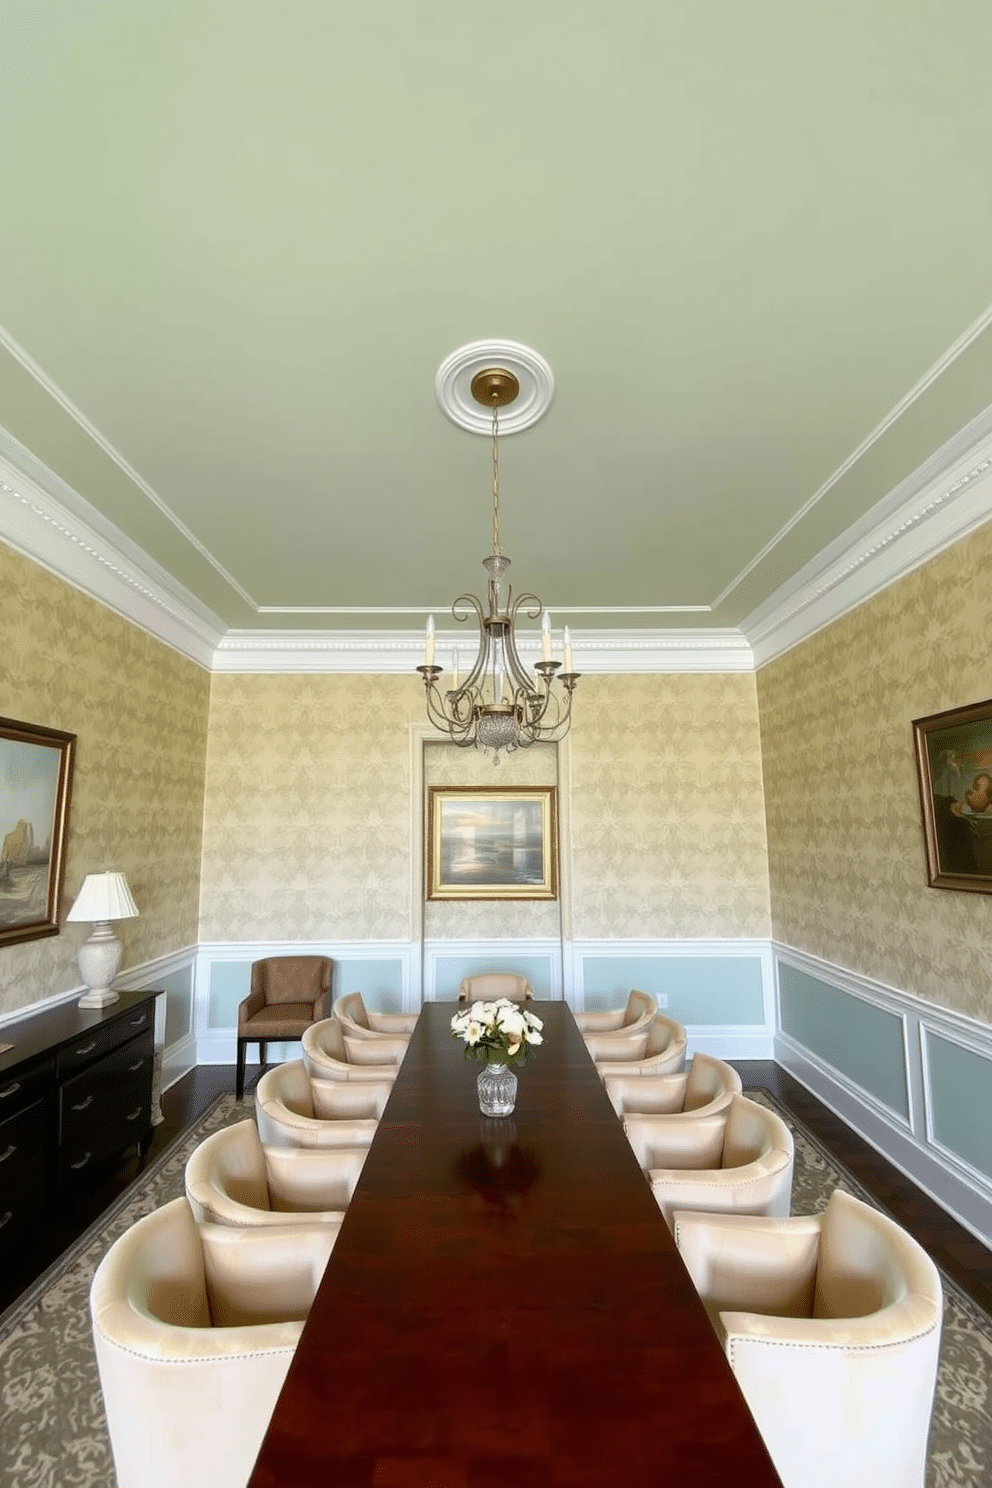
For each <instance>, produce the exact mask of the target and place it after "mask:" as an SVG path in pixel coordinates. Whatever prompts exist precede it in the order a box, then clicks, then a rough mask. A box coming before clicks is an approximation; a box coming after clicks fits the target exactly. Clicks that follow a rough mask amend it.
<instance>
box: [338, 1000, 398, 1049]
mask: <svg viewBox="0 0 992 1488" xmlns="http://www.w3.org/2000/svg"><path fill="white" fill-rule="evenodd" d="M333 1011H334V1016H335V1018H337V1020H338V1022H339V1023H340V1024H341V1027H342V1028H343V1029H344V1031H345V1033H348V1034H351V1035H352V1036H353V1037H354V1038H392V1039H400V1038H402V1039H407V1038H409V1037H410V1035H411V1033H412V1032H413V1030H414V1028H415V1027H416V1024H417V1015H416V1013H373V1012H370V1011H369V1010H368V1009H367V1008H366V1006H365V999H364V998H363V997H362V994H361V992H346V993H345V994H344V996H343V997H339V998H338V1000H337V1002H336V1003H335V1004H334V1009H333Z"/></svg>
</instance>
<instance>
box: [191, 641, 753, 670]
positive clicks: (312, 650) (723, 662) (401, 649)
mask: <svg viewBox="0 0 992 1488" xmlns="http://www.w3.org/2000/svg"><path fill="white" fill-rule="evenodd" d="M459 643H461V645H462V648H463V649H464V643H465V637H464V635H463V634H460V633H455V632H448V631H438V632H437V640H436V645H437V655H438V657H439V659H440V662H441V664H442V665H443V664H444V663H445V661H448V662H449V664H450V655H451V652H452V651H453V650H454V649H455V648H456V647H457V646H458V645H459ZM572 646H573V651H574V655H575V666H576V669H577V670H578V671H579V672H581V673H583V674H585V675H592V674H594V673H597V672H599V673H627V672H630V673H633V672H647V673H651V672H750V671H753V670H754V657H753V655H752V652H751V647H750V645H749V644H748V642H747V641H746V640H745V638H744V637H743V636H742V635H741V634H740V633H739V632H738V631H731V630H713V631H668V632H665V631H608V630H604V631H599V632H596V631H586V632H582V633H580V634H576V635H574V636H573V640H572ZM423 650H424V638H423V636H422V635H421V634H420V632H419V631H417V632H415V633H414V634H411V633H410V632H409V631H382V630H372V631H355V630H351V631H338V632H336V633H326V634H324V633H320V634H318V633H315V632H313V631H251V630H248V631H235V630H231V631H228V633H227V635H225V636H224V637H223V638H222V639H221V640H220V642H219V643H218V645H217V648H216V651H215V652H214V660H213V670H214V671H215V672H297V673H298V672H364V673H379V674H403V673H407V672H409V673H410V674H412V673H413V670H414V668H415V667H416V666H417V665H418V663H419V662H420V661H422V659H423ZM519 650H520V655H521V658H522V660H523V661H524V662H526V661H527V659H528V656H529V655H531V654H533V657H534V659H535V661H536V660H537V659H538V657H539V654H540V642H539V639H538V637H537V636H535V638H534V642H533V645H531V644H529V643H528V642H522V643H521V644H520V646H519Z"/></svg>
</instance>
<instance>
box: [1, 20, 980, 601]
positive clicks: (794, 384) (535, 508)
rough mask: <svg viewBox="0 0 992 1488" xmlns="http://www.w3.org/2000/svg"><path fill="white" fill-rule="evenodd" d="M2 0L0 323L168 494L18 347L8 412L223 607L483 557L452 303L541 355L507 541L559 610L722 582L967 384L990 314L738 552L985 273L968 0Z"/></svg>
mask: <svg viewBox="0 0 992 1488" xmlns="http://www.w3.org/2000/svg"><path fill="white" fill-rule="evenodd" d="M0 27H2V37H0V68H2V76H0V209H2V214H3V226H2V231H0V325H2V326H3V328H4V329H5V331H6V333H7V335H8V336H9V337H10V338H12V339H13V341H14V342H15V343H17V345H18V346H20V347H21V348H23V350H24V351H25V352H26V353H27V355H28V357H30V358H31V359H32V361H33V363H35V364H36V365H37V367H38V368H39V369H41V371H42V372H43V374H44V376H45V378H47V379H48V381H49V382H50V383H51V384H54V385H55V386H56V387H57V388H58V389H60V390H61V392H62V394H63V395H64V396H65V398H66V399H68V400H69V401H70V402H71V404H73V405H74V406H75V407H76V409H78V410H79V411H80V412H81V413H82V415H83V416H84V417H85V419H86V420H87V421H88V422H89V424H90V425H92V426H93V427H94V428H95V429H96V430H98V431H99V433H100V435H101V436H102V437H103V439H104V440H105V441H106V442H107V443H108V444H109V445H110V446H112V447H113V448H114V449H115V450H116V451H118V452H119V454H120V455H121V456H122V457H123V459H124V461H126V462H127V464H128V465H129V466H130V467H132V468H133V469H134V470H135V471H137V472H138V473H139V475H140V477H141V478H142V481H143V482H144V483H145V484H146V485H147V487H149V488H151V490H152V491H153V492H154V493H155V495H156V496H157V498H158V501H159V502H160V503H161V506H159V505H156V503H155V501H153V500H152V498H151V497H150V496H149V495H148V494H147V492H146V491H144V490H142V489H141V488H140V487H139V486H138V485H136V484H135V483H134V482H133V481H131V480H130V479H129V478H128V477H127V476H126V475H125V474H124V473H123V472H122V471H121V470H120V469H119V468H118V466H117V465H115V464H114V463H113V461H112V460H111V459H110V458H109V457H108V455H107V454H106V452H105V451H104V450H103V449H101V448H100V447H99V445H98V444H97V443H96V442H94V440H93V439H92V438H91V436H90V435H89V434H88V433H87V432H86V431H85V429H84V428H83V427H82V426H81V425H80V423H79V422H77V421H75V420H74V419H73V418H72V417H71V416H70V415H69V413H67V412H66V410H65V409H64V408H63V407H60V406H59V403H58V401H57V400H56V399H55V397H53V395H52V393H51V391H49V390H47V389H46V388H45V387H43V386H42V384H41V383H40V382H39V381H38V380H37V379H36V378H34V377H32V376H29V375H28V373H27V372H26V371H25V370H24V369H23V367H22V366H20V365H18V363H17V361H16V360H15V359H14V357H13V356H12V355H11V354H10V352H9V351H0V424H2V425H3V426H4V427H5V428H6V429H7V430H8V431H9V432H10V433H11V434H13V435H14V436H15V437H16V438H17V439H19V440H20V441H21V442H22V443H24V444H26V445H27V446H28V447H29V448H30V449H31V450H32V451H33V452H34V454H35V455H37V456H38V457H39V458H40V459H41V460H42V461H44V462H45V464H47V465H48V466H50V467H51V468H52V469H53V470H54V471H55V472H56V473H57V474H58V475H60V476H61V477H62V478H63V479H65V480H66V481H68V482H69V483H70V484H71V485H72V486H74V487H75V489H76V490H77V491H78V492H79V493H80V494H81V495H83V496H84V497H85V498H86V499H87V500H88V501H90V502H91V503H93V505H94V506H96V507H97V508H99V509H100V510H101V511H102V512H103V513H105V515H106V516H107V517H109V518H110V519H111V520H112V521H113V522H114V523H115V524H116V525H117V526H118V527H119V528H120V529H122V531H124V532H125V533H126V534H128V535H129V536H130V537H131V538H132V539H133V540H134V541H136V542H137V543H138V544H139V545H140V546H141V547H142V548H143V549H144V550H145V551H146V552H147V553H148V554H149V555H150V556H151V557H152V558H154V559H155V560H156V561H157V562H158V563H160V564H162V565H163V566H164V567H165V568H167V569H168V570H169V571H170V572H172V573H173V574H175V575H176V576H177V577H178V578H179V579H180V580H181V581H182V582H183V583H184V584H186V585H187V586H188V588H189V589H191V590H192V591H193V592H194V593H196V594H197V595H199V596H200V597H201V598H202V599H203V600H204V601H205V602H206V603H207V604H208V605H209V606H210V607H211V608H212V609H213V610H215V611H216V612H217V613H218V614H219V615H220V616H221V617H222V619H223V621H224V622H225V623H226V624H227V625H228V626H231V627H250V626H261V627H264V628H273V627H278V626H281V625H282V626H287V627H293V628H298V627H304V628H324V627H335V628H336V627H342V626H344V627H355V626H360V627H362V628H370V627H374V626H375V625H377V624H378V625H382V626H387V625H388V626H390V627H396V626H405V625H413V624H419V623H420V622H421V620H422V616H423V613H425V612H426V611H427V610H429V609H432V610H435V611H437V612H438V614H439V615H441V614H443V612H444V610H445V608H446V606H447V605H448V604H450V602H451V600H452V598H454V596H455V595H456V594H457V593H459V592H461V591H462V590H463V589H465V588H466V587H477V581H478V580H481V569H480V568H479V564H480V562H481V559H482V558H483V557H484V555H485V554H486V553H487V552H488V551H489V538H490V528H489V512H488V481H489V471H488V458H489V452H488V449H487V447H486V443H485V441H483V440H480V439H479V438H477V437H474V436H471V435H469V434H466V433H464V432H462V431H460V430H458V429H456V428H455V427H454V426H453V425H452V424H451V423H449V422H448V420H447V419H446V418H445V417H444V416H443V414H442V413H441V412H440V410H439V408H438V406H437V404H436V401H435V397H434V375H435V372H436V370H437V367H438V365H439V364H440V362H441V361H442V360H443V359H444V357H445V356H446V355H447V354H448V353H449V352H451V351H452V350H454V349H455V348H456V347H458V346H460V345H462V344H464V343H465V342H468V341H473V340H476V339H479V338H483V337H500V338H509V339H513V340H517V341H522V342H525V343H526V344H528V345H530V346H533V347H535V348H536V349H537V350H538V351H540V352H541V353H542V354H543V355H544V356H545V357H546V358H547V359H548V360H549V361H550V363H551V365H552V368H553V370H554V373H555V378H556V393H555V400H554V403H553V405H552V408H551V411H550V412H549V414H548V415H547V417H546V418H545V419H544V420H543V421H542V422H541V423H540V424H538V425H537V426H536V427H535V428H533V429H532V430H530V431H528V432H527V433H525V434H522V435H518V436H514V437H513V438H512V439H507V440H506V441H504V445H503V451H502V463H503V539H504V544H505V547H506V551H507V552H508V553H509V554H510V556H511V557H512V558H513V559H514V567H513V577H514V579H515V581H516V583H517V585H518V586H519V587H524V588H531V589H535V590H536V591H537V593H539V594H540V595H541V597H542V598H543V599H544V601H545V603H546V604H548V605H549V606H550V607H551V608H552V610H553V611H554V613H555V618H556V620H557V621H564V620H571V621H572V623H573V624H575V625H577V626H578V627H580V628H581V627H583V626H595V627H596V628H603V627H608V626H611V625H613V626H620V627H624V628H627V627H630V626H640V625H662V626H666V627H671V626H680V625H687V626H693V627H696V626H700V625H720V626H723V625H736V624H738V623H739V622H740V620H741V619H742V617H743V616H745V615H746V614H747V613H748V612H749V611H750V610H751V609H752V608H754V606H755V605H756V604H758V603H760V601H761V600H762V599H764V598H765V597H767V595H768V594H769V593H771V592H772V591H773V590H774V589H775V587H776V586H777V585H779V584H780V583H781V582H782V581H783V580H784V579H786V578H788V577H789V576H790V575H791V574H792V573H794V572H795V571H796V570H797V569H799V568H800V567H801V566H802V565H803V564H804V563H805V562H807V561H808V560H809V559H810V558H811V557H813V556H814V555H815V553H816V552H818V551H819V550H820V549H821V548H822V547H824V546H825V545H826V544H827V543H828V542H830V541H831V540H832V539H833V538H835V537H836V536H837V535H838V534H839V533H840V532H842V531H843V530H844V529H845V528H846V527H848V526H849V525H850V524H851V522H852V521H854V520H855V519H856V518H857V517H858V516H859V515H861V514H862V513H863V512H864V511H865V510H866V509H867V508H868V507H870V506H871V505H873V504H874V503H875V502H876V501H878V500H879V499H880V498H881V497H883V496H885V495H886V494H887V493H888V491H889V490H890V489H891V488H892V486H894V485H895V484H896V483H897V482H898V481H899V480H900V479H901V478H902V477H903V476H905V475H907V474H908V473H909V472H910V471H911V470H913V469H914V468H915V467H916V466H917V465H918V464H919V463H920V461H921V460H922V459H923V458H924V457H925V456H926V455H927V454H928V453H929V452H930V451H932V450H933V449H934V448H935V447H937V446H938V445H939V444H941V443H942V442H943V441H944V440H946V439H947V438H949V437H950V436H951V435H952V434H953V433H955V432H956V431H957V430H958V429H959V428H960V427H961V426H963V425H964V424H965V423H966V422H968V420H970V419H971V418H973V417H974V416H975V415H976V414H977V413H979V412H980V411H981V410H982V409H983V408H984V407H986V406H987V405H988V404H989V403H990V402H992V375H990V374H992V332H984V333H983V334H982V335H981V336H980V337H979V338H978V339H977V340H976V341H975V342H974V343H973V344H972V345H971V346H970V347H969V349H968V350H967V351H966V352H964V353H963V354H962V355H961V356H960V357H958V358H957V359H956V360H954V361H952V362H951V364H950V366H949V368H948V369H947V370H946V371H944V372H943V373H942V374H941V376H940V377H939V378H938V379H937V380H936V381H935V382H934V383H933V384H932V385H931V386H930V387H929V388H928V390H927V392H926V393H925V394H924V395H922V396H921V397H920V398H919V399H918V400H917V401H916V402H915V403H913V404H912V405H911V407H910V408H909V409H908V411H907V412H906V413H904V414H903V415H902V416H901V417H900V418H899V419H898V420H897V421H896V422H895V423H894V424H893V425H892V427H891V428H890V429H889V430H888V431H887V433H886V434H885V435H884V437H883V438H882V439H881V441H880V442H879V443H877V444H876V445H875V446H874V447H873V448H872V449H871V450H870V451H869V453H868V454H867V455H866V456H865V457H864V458H863V459H861V460H860V461H858V462H857V463H856V464H855V465H854V466H853V467H852V469H851V470H850V471H849V472H848V473H847V474H846V475H845V476H844V478H843V479H841V480H840V481H839V482H837V483H836V484H835V485H834V486H833V487H832V488H831V489H830V490H829V491H828V492H827V494H826V495H825V496H824V497H823V498H822V499H821V500H820V501H819V502H818V503H817V504H816V505H815V506H814V507H813V508H812V510H811V511H810V512H809V514H808V515H807V516H805V517H804V518H803V519H802V520H801V521H799V522H798V523H796V524H795V525H794V526H793V528H792V530H791V531H790V532H789V533H788V535H787V536H785V537H783V538H782V540H781V541H779V542H778V543H776V544H775V545H774V546H773V547H772V548H771V551H770V552H769V553H768V554H767V556H766V557H765V558H764V559H762V561H761V562H760V563H758V564H757V566H756V567H754V568H753V569H752V571H751V572H750V573H748V575H747V577H746V579H744V580H742V581H740V582H737V580H738V577H739V576H740V575H741V574H742V572H743V571H744V570H746V569H748V568H749V566H751V565H752V564H753V563H754V560H755V558H756V557H757V555H758V554H760V553H761V552H762V550H764V549H765V548H766V546H767V545H768V544H769V543H771V542H772V540H773V539H774V538H775V537H776V534H778V533H779V532H780V531H781V529H782V528H783V527H785V525H786V524H787V523H788V522H789V521H790V519H791V518H792V517H793V516H794V514H795V513H796V512H797V511H799V510H800V509H802V508H804V507H805V506H806V504H807V503H808V502H809V499H810V497H811V496H812V495H813V494H814V493H815V492H817V491H818V490H819V489H820V488H821V486H823V485H824V483H825V482H827V481H828V480H829V478H830V476H831V475H832V473H833V472H835V471H836V470H837V469H838V468H839V467H840V466H842V465H843V464H844V462H845V461H846V460H847V459H848V458H849V456H850V455H851V453H852V452H853V451H854V450H856V449H857V448H858V446H859V445H860V444H861V443H862V441H864V440H865V438H866V436H868V435H869V434H870V432H871V431H872V429H873V428H874V427H875V426H876V425H877V424H879V422H880V421H882V420H883V419H885V418H886V417H887V415H888V414H889V413H890V411H891V410H892V409H893V408H894V407H895V406H896V405H897V404H898V403H899V402H900V400H902V399H903V398H904V397H905V396H906V395H907V393H909V392H910V390H911V389H913V388H914V387H915V386H916V385H917V384H918V383H919V382H920V380H921V379H922V378H924V377H925V376H926V374H927V373H928V370H929V369H930V368H931V367H933V366H934V364H935V363H937V362H938V361H940V359H941V358H942V357H944V356H945V354H946V353H947V351H948V349H949V348H951V347H952V346H953V345H954V343H955V342H957V341H958V339H959V338H960V337H961V336H962V335H963V334H964V333H965V332H966V331H967V330H968V328H969V327H970V326H972V325H973V324H974V323H975V322H976V320H978V319H979V318H980V317H981V316H983V315H984V313H985V312H986V310H987V308H988V306H989V303H990V301H992V268H990V266H992V254H990V248H992V192H990V170H989V160H990V156H989V141H990V139H992V102H990V93H989V90H988V89H987V88H986V87H985V86H984V85H983V84H982V65H983V64H982V59H983V58H984V57H987V56H988V55H989V50H990V45H992V7H990V6H989V5H988V3H987V0H945V3H943V4H941V5H935V4H933V0H820V3H799V4H797V3H796V0H778V3H772V0H757V3H752V4H741V3H740V0H712V3H705V0H694V3H688V0H612V3H611V4H610V5H605V4H598V3H597V4H593V3H576V0H542V3H538V4H535V3H534V0H530V3H528V4H524V3H519V0H506V3H504V4H502V5H501V6H499V7H498V8H494V9H493V10H491V11H490V10H487V9H486V8H484V7H481V6H466V5H465V4H464V3H460V4H455V3H446V0H419V3H409V0H381V3H375V0H365V3H362V4H354V5H347V6H346V5H343V4H338V3H334V0H315V3H301V0H283V3H281V4H279V5H278V6H277V5H276V4H275V3H272V4H261V3H257V0H256V3H250V0H249V3H242V4H234V3H225V4H218V3H210V0H186V3H179V0H171V3H164V0H163V3H160V4H136V3H134V0H73V3H71V4H70V3H66V0H30V3H29V0H19V3H15V0H0ZM163 508H164V510H163ZM169 513H171V514H173V515H174V517H175V519H176V520H175V521H172V520H171V519H170V516H169ZM727 591H729V592H727ZM724 593H726V597H725V598H724V599H723V601H722V603H721V604H719V606H717V607H716V608H709V607H711V606H713V603H714V601H715V600H716V599H717V597H718V596H720V595H721V594H724ZM256 606H261V607H271V606H275V607H279V606H293V607H308V606H313V607H315V608H316V609H319V608H322V607H327V606H345V607H347V606H371V607H385V608H387V609H395V607H397V606H405V607H408V609H409V613H408V614H405V615H396V614H395V613H392V614H383V615H382V616H381V617H379V618H378V619H377V618H376V617H375V616H372V615H362V616H358V617H356V616H354V615H352V616H347V615H346V616H329V615H321V614H316V613H315V614H300V613H294V614H291V615H285V616H279V615H278V614H271V613H261V614H260V613H258V612H257V610H256V608H255V607H256ZM631 606H673V607H677V606H687V607H700V606H701V607H704V608H703V609H702V610H700V609H695V608H691V609H687V610H686V611H685V612H683V613H674V612H673V613H667V614H666V613H661V614H657V615H636V614H632V613H631V611H630V607H631ZM602 607H606V608H607V610H608V611H609V613H596V612H595V611H597V610H599V609H601V608H602ZM625 607H626V608H625ZM590 611H591V612H590Z"/></svg>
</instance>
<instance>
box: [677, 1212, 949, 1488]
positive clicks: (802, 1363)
mask: <svg viewBox="0 0 992 1488" xmlns="http://www.w3.org/2000/svg"><path fill="white" fill-rule="evenodd" d="M674 1233H675V1241H676V1244H677V1245H678V1248H679V1250H680V1252H681V1254H682V1258H683V1260H684V1261H685V1263H686V1266H687V1267H688V1270H689V1274H690V1276H691V1277H692V1279H693V1281H694V1282H695V1284H696V1288H697V1290H698V1291H699V1294H700V1296H701V1297H702V1299H703V1301H704V1302H705V1303H706V1307H707V1310H708V1311H709V1313H710V1316H711V1318H712V1320H713V1324H714V1327H715V1328H716V1331H717V1335H718V1337H719V1338H720V1341H721V1343H722V1344H723V1346H724V1348H725V1350H726V1353H727V1357H728V1359H729V1360H730V1366H731V1368H732V1369H733V1371H734V1374H735V1375H736V1377H737V1382H738V1384H739V1385H740V1387H741V1391H742V1393H743V1395H744V1398H745V1400H746V1401H747V1403H748V1406H749V1407H750V1410H751V1413H752V1415H753V1416H754V1419H755V1423H756V1424H757V1427H758V1430H759V1431H760V1432H761V1435H762V1436H763V1437H764V1440H765V1445H766V1446H767V1448H768V1450H769V1452H770V1454H771V1457H772V1461H773V1462H774V1464H775V1467H776V1470H777V1471H778V1474H779V1477H780V1478H781V1479H782V1483H783V1485H784V1488H841V1485H842V1488H923V1483H924V1476H925V1473H926V1463H927V1434H928V1431H929V1426H930V1416H931V1412H932V1409H933V1400H934V1389H935V1384H936V1376H937V1359H938V1352H939V1349H940V1326H941V1313H942V1292H941V1284H940V1276H939V1274H938V1272H937V1268H936V1267H935V1266H934V1264H933V1262H932V1261H931V1259H930V1257H929V1256H928V1255H927V1254H926V1252H925V1251H924V1250H923V1249H922V1248H921V1246H919V1245H918V1244H917V1242H916V1241H915V1240H913V1239H912V1237H911V1236H909V1235H907V1234H906V1232H905V1231H904V1230H903V1229H901V1228H900V1226H899V1225H897V1224H896V1223H895V1221H894V1220H892V1219H889V1217H888V1216H887V1215H885V1214H881V1213H879V1211H878V1210H877V1209H874V1208H872V1207H871V1206H870V1205H868V1204H864V1203H862V1202H861V1200H860V1199H856V1198H854V1197H852V1195H851V1194H848V1193H844V1192H843V1191H842V1190H840V1189H838V1190H836V1191H835V1192H834V1193H833V1195H832V1196H831V1199H830V1202H829V1204H828V1206H827V1210H826V1213H824V1214H820V1215H816V1216H815V1217H810V1218H793V1219H786V1218H782V1219H765V1218H754V1217H751V1216H746V1215H740V1214H685V1213H682V1212H676V1214H675V1225H674Z"/></svg>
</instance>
